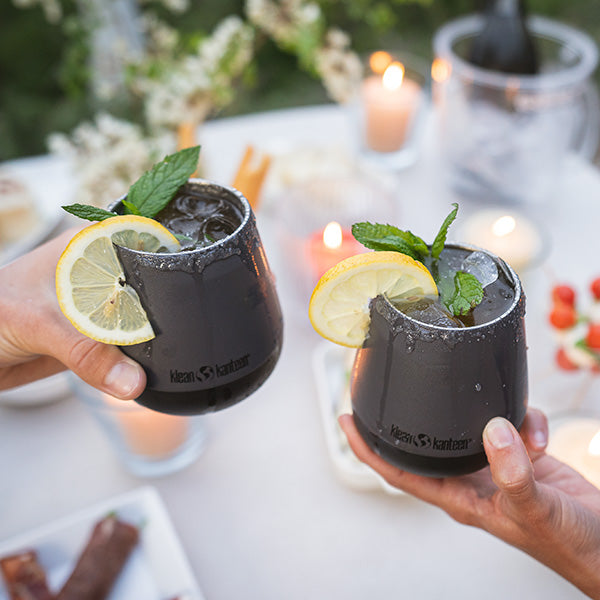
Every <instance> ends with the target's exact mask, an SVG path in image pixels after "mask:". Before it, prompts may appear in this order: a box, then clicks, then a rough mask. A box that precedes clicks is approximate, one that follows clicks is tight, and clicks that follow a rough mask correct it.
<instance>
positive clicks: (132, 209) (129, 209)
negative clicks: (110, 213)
mask: <svg viewBox="0 0 600 600" xmlns="http://www.w3.org/2000/svg"><path fill="white" fill-rule="evenodd" d="M121 204H122V205H123V206H124V207H125V211H124V213H125V214H126V215H140V214H141V213H140V211H139V210H138V207H137V206H136V205H135V204H132V203H131V202H129V201H128V200H121Z"/></svg>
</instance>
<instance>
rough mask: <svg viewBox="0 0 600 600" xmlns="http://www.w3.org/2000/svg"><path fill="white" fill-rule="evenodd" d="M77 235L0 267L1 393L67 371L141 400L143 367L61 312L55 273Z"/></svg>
mask: <svg viewBox="0 0 600 600" xmlns="http://www.w3.org/2000/svg"><path fill="white" fill-rule="evenodd" d="M74 234H75V231H74V230H71V231H67V232H65V233H64V234H62V235H60V236H59V237H57V238H55V239H53V240H51V241H49V242H47V243H46V244H44V245H42V246H40V247H39V248H37V249H35V250H33V251H32V252H30V253H28V254H26V255H24V256H22V257H21V258H19V259H17V260H15V261H14V262H12V263H10V264H8V265H6V266H4V267H2V268H0V290H2V293H1V294H0V389H7V388H11V387H14V386H17V385H22V384H25V383H29V382H31V381H35V380H37V379H41V378H43V377H47V376H49V375H53V374H54V373H58V372H59V371H63V370H65V368H67V369H71V370H72V371H73V372H74V373H75V374H76V375H78V376H79V377H81V379H83V380H84V381H86V382H87V383H89V384H90V385H92V386H94V387H96V388H98V389H99V390H102V391H104V392H107V393H108V394H111V395H112V396H116V397H117V398H121V399H130V398H135V397H137V396H139V395H140V394H141V393H142V391H143V389H144V387H145V385H146V374H145V373H144V370H143V369H142V367H141V366H140V365H138V364H137V363H136V362H135V361H133V360H132V359H130V358H129V357H127V356H125V354H123V353H122V352H121V351H120V350H119V348H117V347H116V346H109V345H106V344H102V343H100V342H96V341H94V340H92V339H90V338H88V337H86V336H84V335H83V334H81V333H79V332H78V331H77V330H76V329H75V327H73V325H71V323H70V322H69V320H68V319H67V318H66V317H65V316H64V315H63V314H62V312H61V311H60V308H59V305H58V300H57V298H56V291H55V284H54V273H55V270H56V265H57V263H58V259H59V258H60V255H61V253H62V251H63V250H64V249H65V247H66V246H67V244H68V242H69V240H70V239H71V238H72V237H73V235H74Z"/></svg>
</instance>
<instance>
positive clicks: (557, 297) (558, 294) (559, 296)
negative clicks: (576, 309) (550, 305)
mask: <svg viewBox="0 0 600 600" xmlns="http://www.w3.org/2000/svg"><path fill="white" fill-rule="evenodd" d="M552 300H554V302H563V303H564V304H568V305H570V306H574V305H575V290H574V289H573V288H572V287H571V286H570V285H555V286H554V287H553V288H552Z"/></svg>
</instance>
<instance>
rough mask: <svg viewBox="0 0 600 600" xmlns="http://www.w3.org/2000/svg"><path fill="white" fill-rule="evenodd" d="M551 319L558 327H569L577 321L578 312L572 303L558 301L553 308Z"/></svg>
mask: <svg viewBox="0 0 600 600" xmlns="http://www.w3.org/2000/svg"><path fill="white" fill-rule="evenodd" d="M549 319H550V323H551V324H552V325H553V326H554V327H556V329H568V328H569V327H573V325H575V323H577V313H576V312H575V309H574V308H573V307H572V306H571V305H569V304H564V303H562V302H557V303H556V304H554V307H553V308H552V312H551V313H550V317H549Z"/></svg>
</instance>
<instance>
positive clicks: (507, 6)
mask: <svg viewBox="0 0 600 600" xmlns="http://www.w3.org/2000/svg"><path fill="white" fill-rule="evenodd" d="M488 12H490V13H494V14H496V15H497V16H499V17H517V16H520V17H524V16H525V2H524V0H490V2H488Z"/></svg>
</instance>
